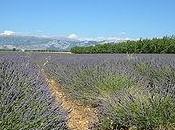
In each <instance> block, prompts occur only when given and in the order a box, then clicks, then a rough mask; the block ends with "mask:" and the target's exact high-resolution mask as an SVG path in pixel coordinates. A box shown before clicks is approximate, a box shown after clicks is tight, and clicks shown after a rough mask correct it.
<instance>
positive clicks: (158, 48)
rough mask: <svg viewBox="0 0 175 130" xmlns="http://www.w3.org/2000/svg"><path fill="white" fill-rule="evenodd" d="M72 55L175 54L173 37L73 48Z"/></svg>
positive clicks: (174, 39)
mask: <svg viewBox="0 0 175 130" xmlns="http://www.w3.org/2000/svg"><path fill="white" fill-rule="evenodd" d="M71 52H72V53H76V54H93V53H158V54H160V53H175V36H174V35H173V36H165V37H163V38H152V39H140V40H135V41H134V40H128V41H124V42H120V43H115V44H114V43H108V44H100V45H95V46H89V47H73V48H72V49H71Z"/></svg>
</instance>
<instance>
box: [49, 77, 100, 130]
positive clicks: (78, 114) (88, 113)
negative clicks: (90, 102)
mask: <svg viewBox="0 0 175 130" xmlns="http://www.w3.org/2000/svg"><path fill="white" fill-rule="evenodd" d="M47 80H48V81H47V82H48V84H49V88H50V90H51V92H52V95H53V96H54V97H55V99H56V101H57V102H58V103H62V106H63V109H65V110H67V111H70V112H69V114H68V122H67V125H68V127H69V128H70V129H71V130H90V126H91V125H92V124H95V123H97V122H98V118H97V110H96V109H94V108H91V107H90V106H84V105H82V104H80V103H78V102H76V101H74V100H72V99H70V98H69V97H68V96H67V95H66V94H65V92H64V90H63V89H62V87H61V86H60V84H59V83H58V82H57V81H56V80H53V79H47Z"/></svg>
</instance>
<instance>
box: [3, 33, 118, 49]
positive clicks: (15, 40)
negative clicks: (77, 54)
mask: <svg viewBox="0 0 175 130" xmlns="http://www.w3.org/2000/svg"><path fill="white" fill-rule="evenodd" d="M109 42H112V41H107V40H102V41H99V40H98V41H96V40H76V39H70V38H66V37H59V38H56V37H37V36H20V35H0V49H13V48H16V49H21V50H49V49H50V50H57V51H69V50H70V49H71V48H72V47H75V46H94V45H97V44H104V43H109ZM113 42H115V43H117V42H119V41H113Z"/></svg>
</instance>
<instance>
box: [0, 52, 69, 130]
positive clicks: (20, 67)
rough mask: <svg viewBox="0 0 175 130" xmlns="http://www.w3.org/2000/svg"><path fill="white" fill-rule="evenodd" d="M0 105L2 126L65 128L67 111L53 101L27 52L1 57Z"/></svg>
mask: <svg viewBox="0 0 175 130" xmlns="http://www.w3.org/2000/svg"><path fill="white" fill-rule="evenodd" d="M0 105H1V106H0V129H2V130H31V129H32V130H66V129H67V127H66V112H64V111H63V110H62V108H61V105H60V104H56V103H55V102H54V100H53V98H52V97H51V93H50V92H49V91H48V88H47V86H46V84H44V81H43V79H42V77H41V76H40V75H39V72H38V70H37V67H36V66H34V65H33V64H31V61H30V58H29V57H28V56H25V57H23V56H19V55H16V56H7V55H6V56H2V57H1V58H0ZM58 106H59V107H58Z"/></svg>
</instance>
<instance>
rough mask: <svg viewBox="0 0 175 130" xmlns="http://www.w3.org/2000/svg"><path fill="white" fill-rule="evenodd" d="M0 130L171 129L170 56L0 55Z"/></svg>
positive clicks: (173, 61)
mask: <svg viewBox="0 0 175 130" xmlns="http://www.w3.org/2000/svg"><path fill="white" fill-rule="evenodd" d="M0 95H1V96H0V102H1V103H0V104H1V106H0V129H2V130H74V129H75V130H174V129H175V55H171V54H166V55H165V54H59V53H31V52H26V53H22V52H11V53H8V52H1V53H0Z"/></svg>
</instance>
